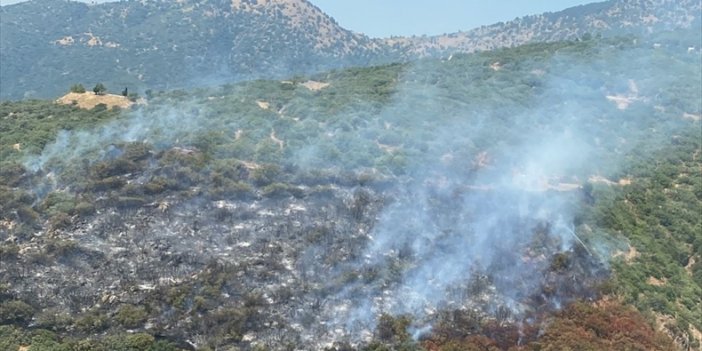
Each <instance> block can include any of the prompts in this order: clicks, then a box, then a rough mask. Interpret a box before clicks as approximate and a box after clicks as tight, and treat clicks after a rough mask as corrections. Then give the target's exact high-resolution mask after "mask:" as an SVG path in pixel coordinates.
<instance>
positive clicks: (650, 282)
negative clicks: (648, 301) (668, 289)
mask: <svg viewBox="0 0 702 351" xmlns="http://www.w3.org/2000/svg"><path fill="white" fill-rule="evenodd" d="M646 283H647V284H648V285H653V286H664V285H665V284H666V281H665V279H658V278H656V277H648V280H646Z"/></svg>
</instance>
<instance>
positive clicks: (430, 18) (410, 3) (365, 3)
mask: <svg viewBox="0 0 702 351" xmlns="http://www.w3.org/2000/svg"><path fill="white" fill-rule="evenodd" d="M19 1H21V0H0V4H2V5H7V4H10V3H16V2H19ZM310 1H311V2H312V3H313V4H315V5H316V6H317V7H319V8H320V9H322V11H324V12H326V13H327V14H329V15H330V16H332V17H334V19H336V21H337V22H339V24H341V25H342V26H343V27H345V28H347V29H350V30H353V31H356V32H361V33H365V34H367V35H369V36H371V37H388V36H391V35H403V36H408V35H422V34H427V35H435V34H443V33H453V32H457V31H459V30H468V29H472V28H475V27H480V26H481V25H488V24H492V23H496V22H500V21H509V20H512V19H514V18H516V17H521V16H525V15H531V14H538V13H542V12H547V11H550V12H555V11H559V10H563V9H565V8H568V7H572V6H577V5H582V4H586V3H590V2H595V1H594V0H431V1H430V0H310ZM85 2H88V1H85ZM90 2H92V1H90ZM97 2H105V0H99V1H97Z"/></svg>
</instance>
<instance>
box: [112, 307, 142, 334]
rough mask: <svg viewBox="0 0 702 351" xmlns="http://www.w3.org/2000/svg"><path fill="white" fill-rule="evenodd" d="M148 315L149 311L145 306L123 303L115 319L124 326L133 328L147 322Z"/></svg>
mask: <svg viewBox="0 0 702 351" xmlns="http://www.w3.org/2000/svg"><path fill="white" fill-rule="evenodd" d="M146 317H147V313H146V309H144V307H141V306H134V305H122V306H121V307H120V308H119V310H118V311H117V314H116V315H115V320H116V321H117V322H118V323H119V324H121V325H122V326H123V327H125V328H129V329H133V328H138V327H140V326H142V325H143V324H144V322H146Z"/></svg>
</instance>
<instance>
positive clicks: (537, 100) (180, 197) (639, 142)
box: [0, 28, 702, 351]
mask: <svg viewBox="0 0 702 351" xmlns="http://www.w3.org/2000/svg"><path fill="white" fill-rule="evenodd" d="M699 36H700V33H699V32H698V31H696V30H695V29H691V28H690V29H686V30H685V29H683V30H676V31H670V32H660V33H656V34H654V35H650V36H648V37H646V38H632V37H624V38H604V39H596V38H591V39H588V40H578V41H564V42H554V43H534V44H529V45H523V46H519V47H516V48H505V49H500V50H494V51H490V52H482V53H474V54H456V55H454V56H453V57H452V58H451V59H448V58H447V59H432V58H429V59H423V60H418V61H415V62H412V63H403V64H390V65H384V66H375V67H368V68H351V69H339V70H332V71H328V72H322V73H318V74H313V75H309V76H297V77H292V78H288V79H284V80H253V81H245V82H239V83H236V84H225V85H221V86H216V87H208V88H200V89H193V90H171V91H166V92H154V93H152V94H150V96H149V97H148V99H149V100H148V104H147V105H141V106H135V107H134V108H133V109H131V110H128V111H126V110H122V111H117V110H113V109H109V110H108V109H104V108H96V109H93V110H85V109H80V108H77V107H75V106H71V105H60V104H55V103H54V102H53V101H42V100H27V101H17V102H3V103H0V132H1V133H0V156H1V157H2V160H3V164H2V166H1V167H0V170H2V172H1V173H0V196H1V197H2V198H1V199H0V200H1V201H0V204H1V205H2V207H0V216H1V220H2V222H0V243H1V244H0V258H1V259H2V262H3V265H0V281H2V282H4V284H3V285H2V286H0V324H3V325H2V326H0V348H4V349H9V350H17V349H20V347H24V346H28V345H31V346H32V348H41V347H43V348H44V349H60V348H61V347H63V348H64V349H66V350H84V349H96V350H102V349H104V350H176V349H184V350H195V349H197V350H213V349H242V350H267V349H271V350H279V349H293V350H296V349H299V350H337V351H340V350H369V351H373V350H374V351H380V350H432V351H433V350H441V351H448V350H462V349H468V350H470V349H488V350H490V349H496V350H534V351H536V350H563V349H569V348H570V349H574V348H576V347H581V348H584V349H594V350H598V349H632V350H674V349H686V348H692V349H694V348H699V346H700V340H699V331H700V330H702V321H700V320H699V319H698V318H697V317H696V316H699V315H700V314H701V313H702V311H700V306H702V301H700V296H702V285H700V279H699V277H700V274H701V272H702V263H701V262H702V260H700V258H699V257H700V256H699V252H700V250H701V246H700V245H701V243H702V237H700V235H701V233H702V231H700V230H699V229H700V228H701V227H700V226H701V225H702V222H700V219H699V217H698V216H696V214H697V213H699V212H700V210H702V179H701V178H700V176H699V175H700V174H699V169H700V167H702V163H701V162H702V158H700V155H701V154H702V152H701V151H700V149H701V147H702V144H701V143H700V139H699V135H700V134H699V133H700V131H701V130H702V129H701V128H702V125H700V121H699V119H698V118H696V117H695V116H701V115H702V106H700V104H699V101H701V99H702V91H700V89H699V87H700V86H701V85H702V82H701V81H700V77H701V76H702V67H701V66H700V63H699V59H700V56H699V53H697V52H689V51H688V50H687V47H685V46H682V45H680V43H679V42H678V40H679V39H680V38H686V39H687V38H689V39H691V40H699ZM671 38H672V39H671ZM652 43H659V44H660V45H657V46H653V45H652ZM690 116H693V117H692V118H691V117H690ZM17 143H22V145H23V146H22V148H20V149H19V150H18V149H16V148H14V147H13V145H15V144H17ZM47 297H49V298H47Z"/></svg>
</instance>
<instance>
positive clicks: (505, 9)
mask: <svg viewBox="0 0 702 351" xmlns="http://www.w3.org/2000/svg"><path fill="white" fill-rule="evenodd" d="M598 1H599V0H598ZM598 1H596V0H492V1H491V0H431V1H429V0H348V1H340V0H311V2H312V3H313V4H315V5H316V6H317V7H319V8H320V9H322V11H324V12H326V13H327V14H328V15H330V16H332V17H334V19H336V21H337V22H339V24H341V26H343V27H345V28H346V29H350V30H353V31H356V32H362V33H364V34H367V35H369V36H371V37H388V36H391V35H403V36H407V35H422V34H427V35H434V34H443V33H453V32H457V31H459V30H468V29H472V28H475V27H480V26H482V25H489V24H493V23H496V22H500V21H509V20H513V19H515V18H516V17H521V16H526V15H533V14H539V13H542V12H555V11H560V10H563V9H566V8H568V7H573V6H577V5H583V4H587V3H592V2H598Z"/></svg>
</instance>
